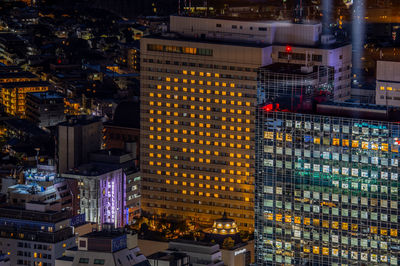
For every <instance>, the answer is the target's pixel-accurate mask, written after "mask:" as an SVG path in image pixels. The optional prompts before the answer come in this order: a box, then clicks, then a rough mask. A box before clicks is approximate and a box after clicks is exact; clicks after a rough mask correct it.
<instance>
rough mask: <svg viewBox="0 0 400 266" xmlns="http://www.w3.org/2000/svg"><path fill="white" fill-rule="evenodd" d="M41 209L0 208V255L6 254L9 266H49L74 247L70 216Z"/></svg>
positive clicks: (36, 206)
mask: <svg viewBox="0 0 400 266" xmlns="http://www.w3.org/2000/svg"><path fill="white" fill-rule="evenodd" d="M43 206H44V205H43V204H40V203H36V204H34V203H30V204H27V206H26V209H16V208H14V207H2V208H0V230H1V232H2V233H1V236H0V254H7V255H8V257H9V259H10V264H11V265H42V266H53V265H54V262H55V259H56V258H58V257H61V256H62V255H63V253H64V251H65V250H66V249H68V248H71V247H74V246H75V236H74V234H73V228H72V227H71V226H70V222H71V215H70V214H71V213H70V212H68V211H62V212H56V211H51V210H47V209H46V208H44V210H43ZM40 209H42V210H41V211H39V210H40Z"/></svg>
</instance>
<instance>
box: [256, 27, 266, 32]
mask: <svg viewBox="0 0 400 266" xmlns="http://www.w3.org/2000/svg"><path fill="white" fill-rule="evenodd" d="M258 30H259V31H267V28H265V27H259V28H258Z"/></svg>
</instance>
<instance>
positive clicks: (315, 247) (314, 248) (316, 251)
mask: <svg viewBox="0 0 400 266" xmlns="http://www.w3.org/2000/svg"><path fill="white" fill-rule="evenodd" d="M313 253H314V254H319V247H317V246H313Z"/></svg>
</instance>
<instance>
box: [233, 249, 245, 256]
mask: <svg viewBox="0 0 400 266" xmlns="http://www.w3.org/2000/svg"><path fill="white" fill-rule="evenodd" d="M245 252H246V249H245V248H244V249H240V250H238V251H235V256H237V255H240V254H242V253H245Z"/></svg>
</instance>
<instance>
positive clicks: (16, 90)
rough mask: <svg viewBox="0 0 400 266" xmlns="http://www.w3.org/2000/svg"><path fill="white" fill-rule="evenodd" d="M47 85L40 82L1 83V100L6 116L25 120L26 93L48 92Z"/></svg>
mask: <svg viewBox="0 0 400 266" xmlns="http://www.w3.org/2000/svg"><path fill="white" fill-rule="evenodd" d="M49 86H50V85H49V83H47V82H40V81H28V82H10V83H3V84H1V85H0V87H1V98H2V103H3V105H4V111H5V112H6V113H7V114H10V115H13V116H17V117H19V118H23V119H24V118H26V94H27V93H28V92H45V91H48V90H49Z"/></svg>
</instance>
